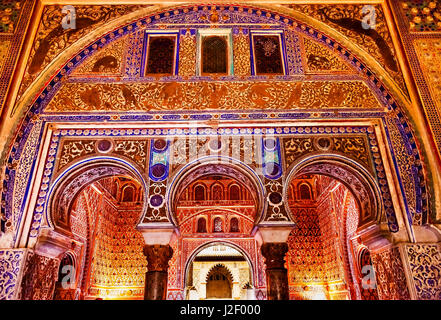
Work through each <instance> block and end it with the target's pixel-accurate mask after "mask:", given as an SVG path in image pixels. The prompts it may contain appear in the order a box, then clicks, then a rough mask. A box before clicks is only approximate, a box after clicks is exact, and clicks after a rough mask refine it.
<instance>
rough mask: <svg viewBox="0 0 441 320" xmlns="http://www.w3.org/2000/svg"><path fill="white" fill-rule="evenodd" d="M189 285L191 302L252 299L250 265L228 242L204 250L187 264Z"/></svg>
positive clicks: (213, 244) (188, 291)
mask: <svg viewBox="0 0 441 320" xmlns="http://www.w3.org/2000/svg"><path fill="white" fill-rule="evenodd" d="M186 282H187V283H186V287H187V299H188V300H210V299H211V300H228V299H234V300H241V299H243V300H245V299H247V300H249V299H253V294H254V289H253V286H252V266H251V263H250V262H249V260H248V258H247V257H246V256H245V254H244V253H242V252H241V251H239V250H238V249H237V248H235V247H234V246H233V245H230V244H228V243H224V242H214V243H211V244H209V245H208V246H205V247H204V248H203V249H201V250H200V251H199V252H198V253H197V254H196V255H195V256H194V257H193V258H192V259H191V261H190V262H189V263H188V266H187V279H186ZM254 299H255V297H254Z"/></svg>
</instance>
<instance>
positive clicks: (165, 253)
mask: <svg viewBox="0 0 441 320" xmlns="http://www.w3.org/2000/svg"><path fill="white" fill-rule="evenodd" d="M144 255H145V256H146V257H147V262H148V265H147V269H148V272H151V271H160V272H166V271H167V270H168V262H169V260H170V259H171V257H172V256H173V249H172V247H171V246H170V245H168V244H167V245H159V244H155V245H146V246H144Z"/></svg>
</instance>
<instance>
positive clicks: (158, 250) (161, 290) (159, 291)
mask: <svg viewBox="0 0 441 320" xmlns="http://www.w3.org/2000/svg"><path fill="white" fill-rule="evenodd" d="M144 254H145V256H146V257H147V263H148V264H147V270H148V271H147V272H146V275H145V291H144V299H145V300H165V299H166V298H167V279H168V272H167V271H168V262H169V261H170V259H171V257H172V256H173V249H172V248H171V247H170V245H146V246H145V247H144Z"/></svg>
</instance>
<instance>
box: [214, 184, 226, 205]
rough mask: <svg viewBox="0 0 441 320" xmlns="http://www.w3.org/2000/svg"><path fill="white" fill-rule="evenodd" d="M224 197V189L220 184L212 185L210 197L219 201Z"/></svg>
mask: <svg viewBox="0 0 441 320" xmlns="http://www.w3.org/2000/svg"><path fill="white" fill-rule="evenodd" d="M223 197H224V190H223V189H222V186H220V185H218V184H217V185H214V186H213V189H212V199H213V200H216V201H219V200H222V199H223Z"/></svg>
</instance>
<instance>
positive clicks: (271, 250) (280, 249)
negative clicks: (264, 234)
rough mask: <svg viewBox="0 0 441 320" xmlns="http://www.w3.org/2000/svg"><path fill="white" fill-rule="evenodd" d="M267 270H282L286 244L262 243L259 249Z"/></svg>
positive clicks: (286, 250)
mask: <svg viewBox="0 0 441 320" xmlns="http://www.w3.org/2000/svg"><path fill="white" fill-rule="evenodd" d="M260 251H261V252H262V255H263V257H264V258H265V264H266V267H267V269H284V268H285V255H286V253H287V252H288V244H287V243H286V242H275V243H264V244H262V247H261V248H260Z"/></svg>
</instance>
